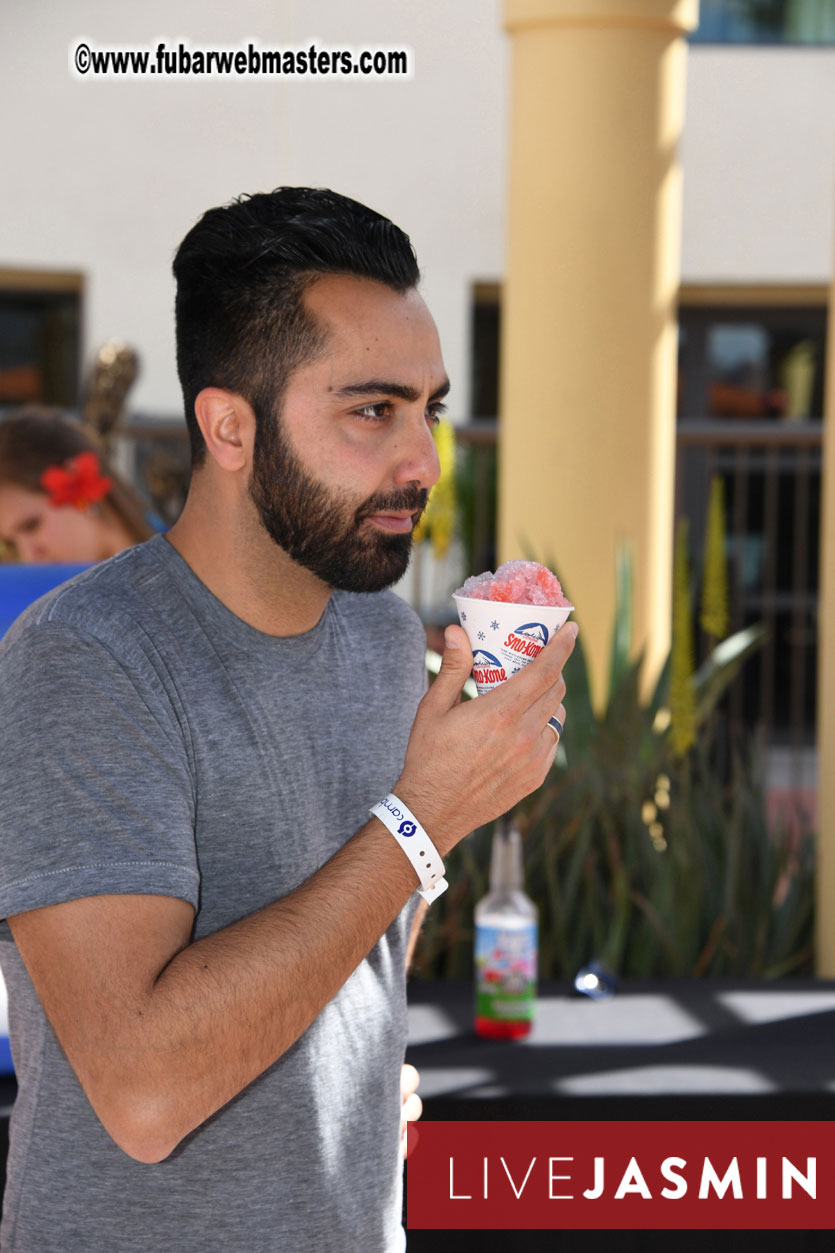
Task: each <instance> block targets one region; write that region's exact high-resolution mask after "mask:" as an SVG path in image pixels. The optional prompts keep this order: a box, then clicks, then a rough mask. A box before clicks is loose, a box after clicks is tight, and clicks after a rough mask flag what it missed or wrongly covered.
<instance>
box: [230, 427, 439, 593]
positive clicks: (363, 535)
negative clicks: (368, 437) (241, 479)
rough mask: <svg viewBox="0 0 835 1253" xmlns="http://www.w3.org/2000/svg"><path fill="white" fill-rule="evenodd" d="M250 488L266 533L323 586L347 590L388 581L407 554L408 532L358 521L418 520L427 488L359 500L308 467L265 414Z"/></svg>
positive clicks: (398, 575)
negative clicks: (392, 515)
mask: <svg viewBox="0 0 835 1253" xmlns="http://www.w3.org/2000/svg"><path fill="white" fill-rule="evenodd" d="M249 494H250V496H251V497H252V500H253V502H254V504H255V507H256V509H257V510H258V516H259V517H260V519H261V522H262V524H263V526H264V528H265V530H266V531H267V534H268V535H269V536H270V538H271V539H272V540H274V542H275V543H276V544H278V546H279V547H280V548H283V549H284V551H285V552H286V553H287V555H288V556H289V557H292V559H293V560H294V561H297V562H298V563H299V565H301V566H304V567H305V569H307V570H310V571H311V572H312V573H313V574H315V575H316V576H317V578H320V579H321V580H322V582H323V583H326V584H327V585H328V587H333V588H339V589H340V590H341V591H345V592H379V591H380V590H381V589H382V588H384V587H390V586H391V585H392V583H396V582H397V580H398V579H399V578H401V577H402V575H403V574H404V573H405V572H406V568H407V566H408V564H409V559H410V557H411V555H412V535H411V532H407V533H405V534H403V533H400V534H391V535H387V534H384V533H382V532H380V531H377V530H374V529H372V527H371V526H365V527H363V525H362V523H363V519H364V518H368V517H370V516H371V514H375V513H384V512H387V511H398V512H399V511H402V510H409V511H410V512H411V513H413V514H414V515H415V523H417V520H418V518H419V517H420V515H421V513H423V510H424V509H425V508H426V501H427V498H428V495H429V493H428V491H427V489H426V488H419V487H412V488H406V487H404V488H402V489H401V490H400V491H395V492H391V493H390V494H389V495H387V496H384V495H382V494H378V495H376V496H371V497H369V499H368V500H366V501H363V503H362V504H360V505H359V506H357V505H356V504H355V503H354V502H353V501H352V500H351V499H350V497H348V496H347V495H346V494H344V493H340V492H336V491H330V490H329V489H328V488H327V487H325V485H324V484H323V483H320V482H319V481H318V480H317V479H314V478H313V477H312V476H311V475H309V474H308V473H307V471H306V470H305V469H304V467H303V466H302V465H301V463H300V461H299V459H298V457H297V456H296V454H295V452H294V451H293V449H292V448H291V447H290V444H289V442H288V440H287V436H286V434H285V432H284V428H283V425H282V423H281V419H280V418H272V417H269V416H268V417H267V418H266V420H260V421H259V423H258V430H257V433H256V437H255V449H254V453H253V467H252V479H251V481H250V485H249Z"/></svg>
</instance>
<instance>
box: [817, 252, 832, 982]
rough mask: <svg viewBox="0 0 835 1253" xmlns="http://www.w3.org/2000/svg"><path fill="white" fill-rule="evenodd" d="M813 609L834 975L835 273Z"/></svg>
mask: <svg viewBox="0 0 835 1253" xmlns="http://www.w3.org/2000/svg"><path fill="white" fill-rule="evenodd" d="M823 409H824V415H825V416H824V423H823V484H822V494H823V501H822V506H821V564H820V602H819V613H818V873H817V973H818V974H819V975H822V976H824V977H826V978H827V979H831V978H833V977H835V276H833V280H832V288H831V290H830V295H829V330H828V346H827V351H826V397H825V399H824V406H823Z"/></svg>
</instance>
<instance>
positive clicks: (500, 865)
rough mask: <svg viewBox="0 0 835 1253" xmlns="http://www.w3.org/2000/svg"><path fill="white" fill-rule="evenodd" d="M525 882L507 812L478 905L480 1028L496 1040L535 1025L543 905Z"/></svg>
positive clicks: (477, 1015)
mask: <svg viewBox="0 0 835 1253" xmlns="http://www.w3.org/2000/svg"><path fill="white" fill-rule="evenodd" d="M522 884H523V875H522V837H521V836H520V834H519V832H518V831H517V830H516V828H515V827H514V826H513V823H512V820H511V816H510V814H505V816H504V818H503V819H502V820H501V823H500V824H499V825H498V826H497V828H496V830H495V832H494V835H493V850H492V857H491V861H490V891H489V892H488V893H487V895H486V896H484V897H482V899H481V900H480V901H479V902H478V904H477V905H476V907H475V980H476V1010H475V1029H476V1033H477V1034H478V1035H480V1036H485V1037H487V1038H488V1039H492V1040H517V1039H519V1038H520V1037H522V1036H526V1035H527V1034H528V1033H529V1031H530V1029H531V1027H532V1025H533V1014H534V1004H535V1001H536V951H537V921H536V919H537V909H536V905H534V903H533V901H532V900H531V899H530V897H528V896H526V895H525V893H524V891H523V888H522Z"/></svg>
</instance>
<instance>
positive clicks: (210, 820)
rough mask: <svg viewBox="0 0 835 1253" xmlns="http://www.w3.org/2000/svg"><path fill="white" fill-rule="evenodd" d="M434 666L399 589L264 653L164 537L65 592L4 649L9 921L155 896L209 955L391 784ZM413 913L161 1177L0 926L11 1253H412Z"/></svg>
mask: <svg viewBox="0 0 835 1253" xmlns="http://www.w3.org/2000/svg"><path fill="white" fill-rule="evenodd" d="M423 654H424V637H423V632H422V629H421V626H420V623H419V622H418V620H417V618H416V617H415V615H414V614H413V613H412V611H411V610H410V609H409V608H408V607H407V606H406V605H405V604H404V603H403V602H402V601H401V600H399V599H398V598H397V597H396V596H395V595H393V594H392V593H389V592H383V593H379V594H376V595H368V596H365V595H353V594H350V593H341V592H337V593H334V594H333V595H332V596H331V598H330V601H329V603H328V606H327V609H326V610H325V612H324V614H323V616H322V618H321V619H320V621H319V623H318V624H317V625H316V626H315V627H314V628H313V630H312V631H308V632H306V633H305V634H303V635H298V636H293V637H290V638H284V639H280V638H275V637H273V636H269V635H264V634H262V633H261V632H259V631H257V630H255V629H254V628H252V627H250V626H248V625H247V624H246V623H245V622H243V621H241V619H239V618H237V617H236V616H235V615H234V614H232V613H231V612H230V611H229V610H228V609H226V608H225V607H224V606H223V605H222V604H221V603H220V602H219V601H218V600H217V599H216V598H215V597H214V596H213V595H212V594H211V593H210V592H209V591H208V589H207V588H206V587H205V586H204V584H203V583H201V581H200V580H199V579H198V578H197V577H196V576H195V574H194V573H193V572H192V570H191V569H190V567H189V566H188V565H187V564H186V562H184V561H183V560H182V558H181V557H180V556H179V554H178V553H177V552H176V550H175V549H174V548H173V547H172V546H171V545H170V544H169V543H168V541H167V540H165V539H164V538H163V537H162V536H157V537H155V538H154V539H151V540H149V541H148V542H147V543H146V544H143V545H141V546H139V547H137V548H133V549H130V550H128V551H127V552H124V553H122V554H120V555H119V556H117V557H115V558H113V559H112V560H111V561H108V562H106V563H104V564H103V565H100V566H97V567H96V568H95V569H93V570H90V571H88V572H87V573H85V574H83V575H81V576H79V577H78V578H77V579H74V580H73V581H72V582H71V583H69V584H67V585H65V586H64V587H63V588H60V589H58V590H57V591H56V592H52V593H50V594H49V595H48V596H47V597H45V598H43V599H42V600H40V601H39V602H38V603H37V604H36V605H34V606H32V607H31V608H30V609H29V610H27V611H26V613H25V614H24V615H23V616H22V618H20V619H18V622H17V623H16V624H15V625H14V626H13V627H12V628H11V630H10V631H9V633H8V634H7V635H6V637H5V638H4V640H3V641H2V644H0V709H2V717H3V734H2V738H1V739H0V786H2V796H3V803H2V805H0V918H4V919H5V918H6V917H8V916H10V915H14V914H15V913H20V912H22V911H24V910H28V909H33V908H36V907H38V906H42V905H50V904H56V903H58V902H61V901H66V900H70V899H74V898H77V897H81V896H89V895H94V894H98V893H109V892H143V893H154V894H160V895H165V896H175V897H181V898H183V899H184V900H187V901H190V902H191V903H192V904H193V905H194V907H195V909H196V911H197V912H196V917H195V924H194V938H195V939H199V938H200V937H201V936H204V935H208V934H210V933H212V932H215V931H217V930H218V929H219V928H221V927H224V926H226V925H227V924H229V923H232V922H234V921H235V920H236V919H239V918H241V917H243V916H244V915H246V914H249V913H252V912H253V910H256V909H259V908H260V907H261V906H263V905H266V904H268V903H269V902H271V901H273V900H276V899H277V898H279V897H282V896H285V895H286V894H287V893H288V892H291V891H293V889H294V888H296V887H297V886H298V885H299V884H300V883H302V882H303V881H304V880H305V879H306V878H307V877H308V876H309V875H311V874H312V873H313V872H314V871H316V870H317V869H318V868H319V867H320V866H321V865H322V864H323V863H324V862H325V861H326V860H327V859H328V858H329V857H330V856H331V855H332V854H333V853H334V852H335V851H336V850H337V849H338V848H340V847H341V846H342V845H343V844H344V843H345V841H346V840H347V839H349V838H350V836H351V835H352V834H353V833H354V832H355V831H357V830H358V829H359V828H360V827H361V826H362V825H363V824H364V823H365V822H366V821H367V819H368V808H369V806H370V805H372V804H374V803H375V802H376V801H377V800H379V799H380V797H381V796H383V795H384V794H385V793H386V792H387V791H388V790H390V789H391V788H392V787H393V785H394V783H395V781H396V779H397V777H398V774H399V772H400V770H401V768H402V764H403V757H404V754H405V747H406V742H407V739H408V734H409V730H410V727H411V724H412V721H413V718H414V714H415V710H416V708H417V704H418V701H419V699H420V696H421V694H422V691H423V686H424V668H423ZM414 901H415V898H413V901H412V903H411V904H410V906H409V907H407V909H405V910H404V911H403V912H402V913H401V915H400V917H399V918H398V919H397V920H396V921H395V923H394V924H393V925H392V926H391V927H390V928H389V930H388V931H387V932H386V933H385V935H384V936H383V937H382V938H381V940H380V941H379V943H378V944H377V945H376V947H375V948H374V949H373V950H372V952H371V953H370V954H369V956H368V957H367V958H366V960H365V961H363V962H362V963H361V965H360V966H359V967H358V968H357V969H356V970H355V971H354V973H353V974H352V975H351V977H350V978H349V979H348V981H347V982H346V983H345V984H344V986H343V987H342V989H341V990H340V992H339V993H338V994H337V995H336V996H335V997H334V998H333V1000H332V1001H331V1002H330V1003H329V1004H328V1005H327V1006H326V1007H325V1008H324V1010H323V1011H322V1012H321V1014H320V1015H319V1017H318V1018H317V1019H316V1020H315V1022H314V1023H313V1024H312V1025H311V1026H310V1028H309V1029H308V1030H307V1031H306V1032H305V1033H304V1035H303V1036H302V1037H301V1038H300V1039H299V1040H298V1041H297V1042H296V1043H295V1044H294V1045H293V1046H292V1047H291V1048H290V1049H288V1050H287V1052H286V1053H285V1054H284V1056H283V1057H281V1058H280V1059H279V1061H278V1062H276V1063H275V1065H273V1066H272V1067H270V1069H269V1070H267V1071H266V1072H265V1073H264V1074H263V1075H261V1076H260V1077H259V1078H258V1079H257V1080H255V1082H253V1083H252V1084H250V1085H249V1087H248V1088H246V1089H245V1090H244V1091H243V1092H242V1093H240V1094H239V1096H238V1097H236V1098H235V1099H234V1100H233V1101H231V1102H230V1103H229V1104H228V1105H226V1106H225V1107H224V1108H223V1109H222V1110H220V1111H219V1112H218V1113H217V1114H216V1115H214V1116H213V1117H212V1118H210V1119H209V1120H208V1121H207V1122H206V1123H205V1124H204V1125H203V1126H202V1127H200V1128H198V1129H197V1130H196V1131H195V1132H193V1133H192V1134H191V1135H190V1136H188V1137H187V1138H186V1140H184V1141H183V1142H182V1143H181V1144H180V1145H179V1146H178V1148H177V1149H176V1150H175V1152H174V1153H173V1154H172V1155H171V1156H170V1157H169V1158H168V1159H167V1160H165V1161H163V1162H161V1163H159V1164H156V1165H145V1164H142V1163H139V1162H136V1161H133V1160H132V1159H131V1158H129V1157H128V1156H126V1155H125V1154H124V1153H123V1152H122V1151H121V1150H120V1149H119V1148H117V1147H116V1145H115V1144H114V1143H113V1142H112V1141H111V1140H110V1138H109V1137H108V1135H107V1133H106V1132H105V1131H104V1129H103V1128H102V1126H101V1124H100V1123H99V1122H98V1120H97V1118H96V1116H95V1114H94V1113H93V1111H92V1109H91V1107H90V1105H89V1103H88V1102H87V1099H86V1097H85V1096H84V1094H83V1092H82V1090H81V1088H80V1086H79V1084H78V1081H77V1080H76V1078H75V1076H74V1074H73V1072H72V1070H71V1068H70V1066H69V1064H68V1062H67V1061H66V1058H65V1057H64V1054H63V1053H62V1051H61V1048H60V1046H59V1045H58V1043H57V1041H56V1039H55V1036H54V1034H53V1032H52V1030H51V1028H50V1026H49V1024H48V1023H47V1021H46V1019H45V1016H44V1014H43V1011H42V1009H41V1006H40V1002H39V1001H38V998H37V996H36V995H35V992H34V989H33V987H32V984H31V982H30V980H29V978H28V976H27V973H26V971H25V969H24V967H23V965H22V963H21V961H20V958H19V956H18V953H17V949H16V948H15V946H14V944H13V942H12V941H11V937H10V933H9V931H8V926H7V924H6V923H5V922H2V924H0V941H5V942H0V961H1V962H2V969H3V974H4V975H5V978H6V982H7V984H8V989H9V1019H10V1035H11V1042H12V1051H13V1056H14V1061H15V1067H16V1070H17V1075H18V1081H19V1095H18V1099H17V1102H16V1104H15V1108H14V1113H13V1117H12V1142H11V1150H10V1156H9V1166H8V1184H7V1191H6V1197H5V1202H4V1212H3V1226H2V1233H0V1239H1V1240H2V1248H3V1250H4V1253H52V1251H55V1253H58V1251H59V1250H60V1253H105V1251H106V1253H139V1251H142V1253H146V1251H147V1250H159V1249H169V1248H178V1249H179V1248H190V1249H194V1250H198V1251H200V1250H204V1249H205V1250H212V1249H218V1250H224V1253H235V1251H236V1250H246V1251H247V1253H261V1251H262V1250H263V1251H265V1253H266V1251H267V1250H269V1251H270V1253H272V1251H273V1250H275V1251H284V1250H286V1251H287V1253H305V1251H307V1250H310V1251H311V1253H314V1251H315V1253H328V1251H329V1250H333V1251H334V1253H336V1251H337V1250H338V1251H339V1253H350V1251H352V1250H356V1253H375V1251H376V1250H381V1251H382V1250H385V1251H386V1253H388V1251H389V1250H392V1249H398V1248H400V1247H402V1243H403V1232H402V1229H401V1227H400V1203H401V1201H400V1197H401V1192H400V1188H401V1168H400V1162H399V1157H398V1146H399V1135H400V1130H399V1111H400V1096H399V1070H400V1065H401V1062H402V1060H403V1053H404V1049H405V1034H406V1003H405V973H404V961H405V947H406V941H407V935H408V926H409V923H410V921H411V918H412V916H413V905H414Z"/></svg>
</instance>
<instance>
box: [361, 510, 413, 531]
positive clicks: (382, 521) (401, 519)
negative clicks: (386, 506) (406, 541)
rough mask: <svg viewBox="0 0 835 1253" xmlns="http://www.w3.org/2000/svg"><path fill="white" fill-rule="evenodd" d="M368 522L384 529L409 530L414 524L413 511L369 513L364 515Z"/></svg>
mask: <svg viewBox="0 0 835 1253" xmlns="http://www.w3.org/2000/svg"><path fill="white" fill-rule="evenodd" d="M366 517H367V518H368V519H369V521H370V522H373V523H375V525H376V526H379V527H382V528H383V530H384V531H401V532H405V531H411V529H412V527H413V526H414V524H415V515H414V513H409V512H406V511H401V512H399V513H369V514H367V515H366Z"/></svg>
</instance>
